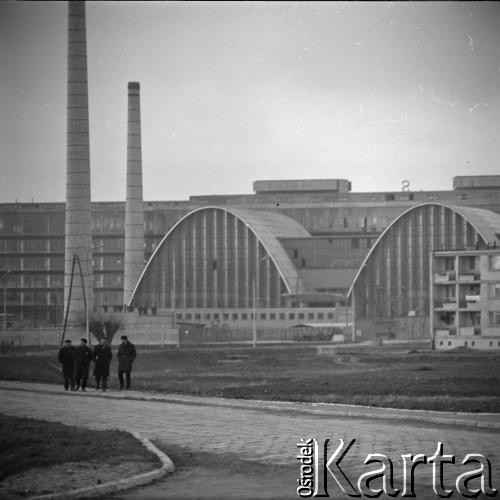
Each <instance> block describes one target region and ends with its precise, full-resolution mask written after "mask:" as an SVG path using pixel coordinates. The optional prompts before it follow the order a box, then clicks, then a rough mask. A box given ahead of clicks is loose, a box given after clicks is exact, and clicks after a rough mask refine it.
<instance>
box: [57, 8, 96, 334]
mask: <svg viewBox="0 0 500 500" xmlns="http://www.w3.org/2000/svg"><path fill="white" fill-rule="evenodd" d="M66 113H67V125H66V126H67V129H66V214H65V217H66V218H65V224H66V228H65V248H64V304H65V306H66V307H67V304H68V298H69V291H70V280H71V269H72V264H73V257H74V256H75V255H77V256H78V257H79V259H80V262H81V266H82V272H83V275H84V279H85V283H86V285H87V286H86V289H87V290H88V293H87V295H90V297H89V296H87V304H88V306H89V310H92V304H93V300H92V298H93V297H92V292H91V289H92V286H91V285H90V284H91V283H92V267H91V265H90V262H91V260H92V223H91V202H90V147H89V109H88V90H87V40H86V32H85V2H80V1H70V2H68V81H67V103H66ZM75 271H76V272H78V271H79V269H78V267H76V269H75ZM84 313H85V307H84V300H83V290H82V286H81V280H80V277H79V275H78V274H76V275H75V278H74V280H73V288H72V291H71V303H70V309H69V313H68V321H69V322H70V323H73V324H75V323H76V322H79V321H82V320H83V319H84Z"/></svg>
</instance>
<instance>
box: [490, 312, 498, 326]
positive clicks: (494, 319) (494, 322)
mask: <svg viewBox="0 0 500 500" xmlns="http://www.w3.org/2000/svg"><path fill="white" fill-rule="evenodd" d="M490 325H491V326H498V325H500V311H490Z"/></svg>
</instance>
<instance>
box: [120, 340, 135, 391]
mask: <svg viewBox="0 0 500 500" xmlns="http://www.w3.org/2000/svg"><path fill="white" fill-rule="evenodd" d="M120 338H121V340H122V343H121V344H120V347H118V379H119V380H120V390H122V389H123V373H124V372H125V377H126V380H127V389H130V372H131V371H132V363H133V362H134V360H135V357H136V356H137V352H136V350H135V345H134V344H132V342H130V341H129V340H128V338H127V336H126V335H122V336H121V337H120Z"/></svg>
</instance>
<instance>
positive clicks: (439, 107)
mask: <svg viewBox="0 0 500 500" xmlns="http://www.w3.org/2000/svg"><path fill="white" fill-rule="evenodd" d="M66 28H67V4H66V3H64V2H19V3H13V2H8V1H7V2H2V3H0V103H1V108H0V134H1V142H0V147H1V152H0V155H1V156H0V162H1V163H0V167H1V168H0V202H12V201H15V199H16V198H17V199H18V200H19V201H29V200H31V198H34V199H35V201H64V199H65V180H64V176H65V161H66V160H65V159H66V153H65V141H66V138H65V130H66V129H65V117H66V52H67V47H66ZM87 50H88V54H87V56H88V76H89V106H90V144H91V176H92V198H93V200H96V201H98V200H123V199H124V193H125V168H126V119H127V82H129V81H139V82H140V84H141V106H142V145H143V179H144V198H145V199H146V200H175V199H187V198H188V197H189V195H200V194H226V193H251V192H252V182H253V181H254V180H257V179H297V178H347V179H350V180H351V181H352V183H353V191H386V190H400V189H401V181H402V180H403V179H408V180H409V181H410V183H411V189H413V190H422V189H423V190H430V189H451V187H452V177H453V176H455V175H473V174H500V168H499V161H498V157H499V152H500V151H499V149H500V3H487V2H471V3H467V2H460V3H458V2H457V3H454V2H444V3H438V2H422V3H419V2H411V3H378V2H377V3H366V2H361V3H356V2H352V3H351V2H349V3H343V2H317V3H312V2H307V3H306V2H304V3H302V2H278V3H272V2H241V3H240V2H223V3H217V2H89V3H87Z"/></svg>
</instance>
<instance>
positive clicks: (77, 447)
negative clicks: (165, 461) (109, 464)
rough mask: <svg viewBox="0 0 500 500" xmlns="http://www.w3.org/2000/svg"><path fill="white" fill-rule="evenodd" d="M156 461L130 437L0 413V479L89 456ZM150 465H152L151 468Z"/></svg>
mask: <svg viewBox="0 0 500 500" xmlns="http://www.w3.org/2000/svg"><path fill="white" fill-rule="evenodd" d="M124 457H126V458H127V460H129V459H130V460H138V461H142V462H149V463H151V464H152V465H157V464H159V462H158V460H157V458H156V457H155V456H154V455H152V454H151V453H149V452H148V451H147V450H146V449H145V448H144V446H142V445H141V443H139V442H138V441H137V440H136V439H135V438H134V437H133V436H131V435H130V434H129V433H127V432H123V431H94V430H92V431H91V430H88V429H83V428H81V427H73V426H68V425H63V424H59V423H53V422H45V421H40V420H34V419H28V418H18V417H8V416H5V415H0V481H1V480H2V479H4V478H6V477H7V476H10V475H14V474H18V473H20V472H23V471H25V470H28V469H30V468H32V467H48V466H51V465H57V464H64V463H66V462H80V461H86V460H91V459H100V460H102V461H103V462H105V461H113V460H115V461H117V460H122V459H123V458H124ZM151 468H153V467H151Z"/></svg>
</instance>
